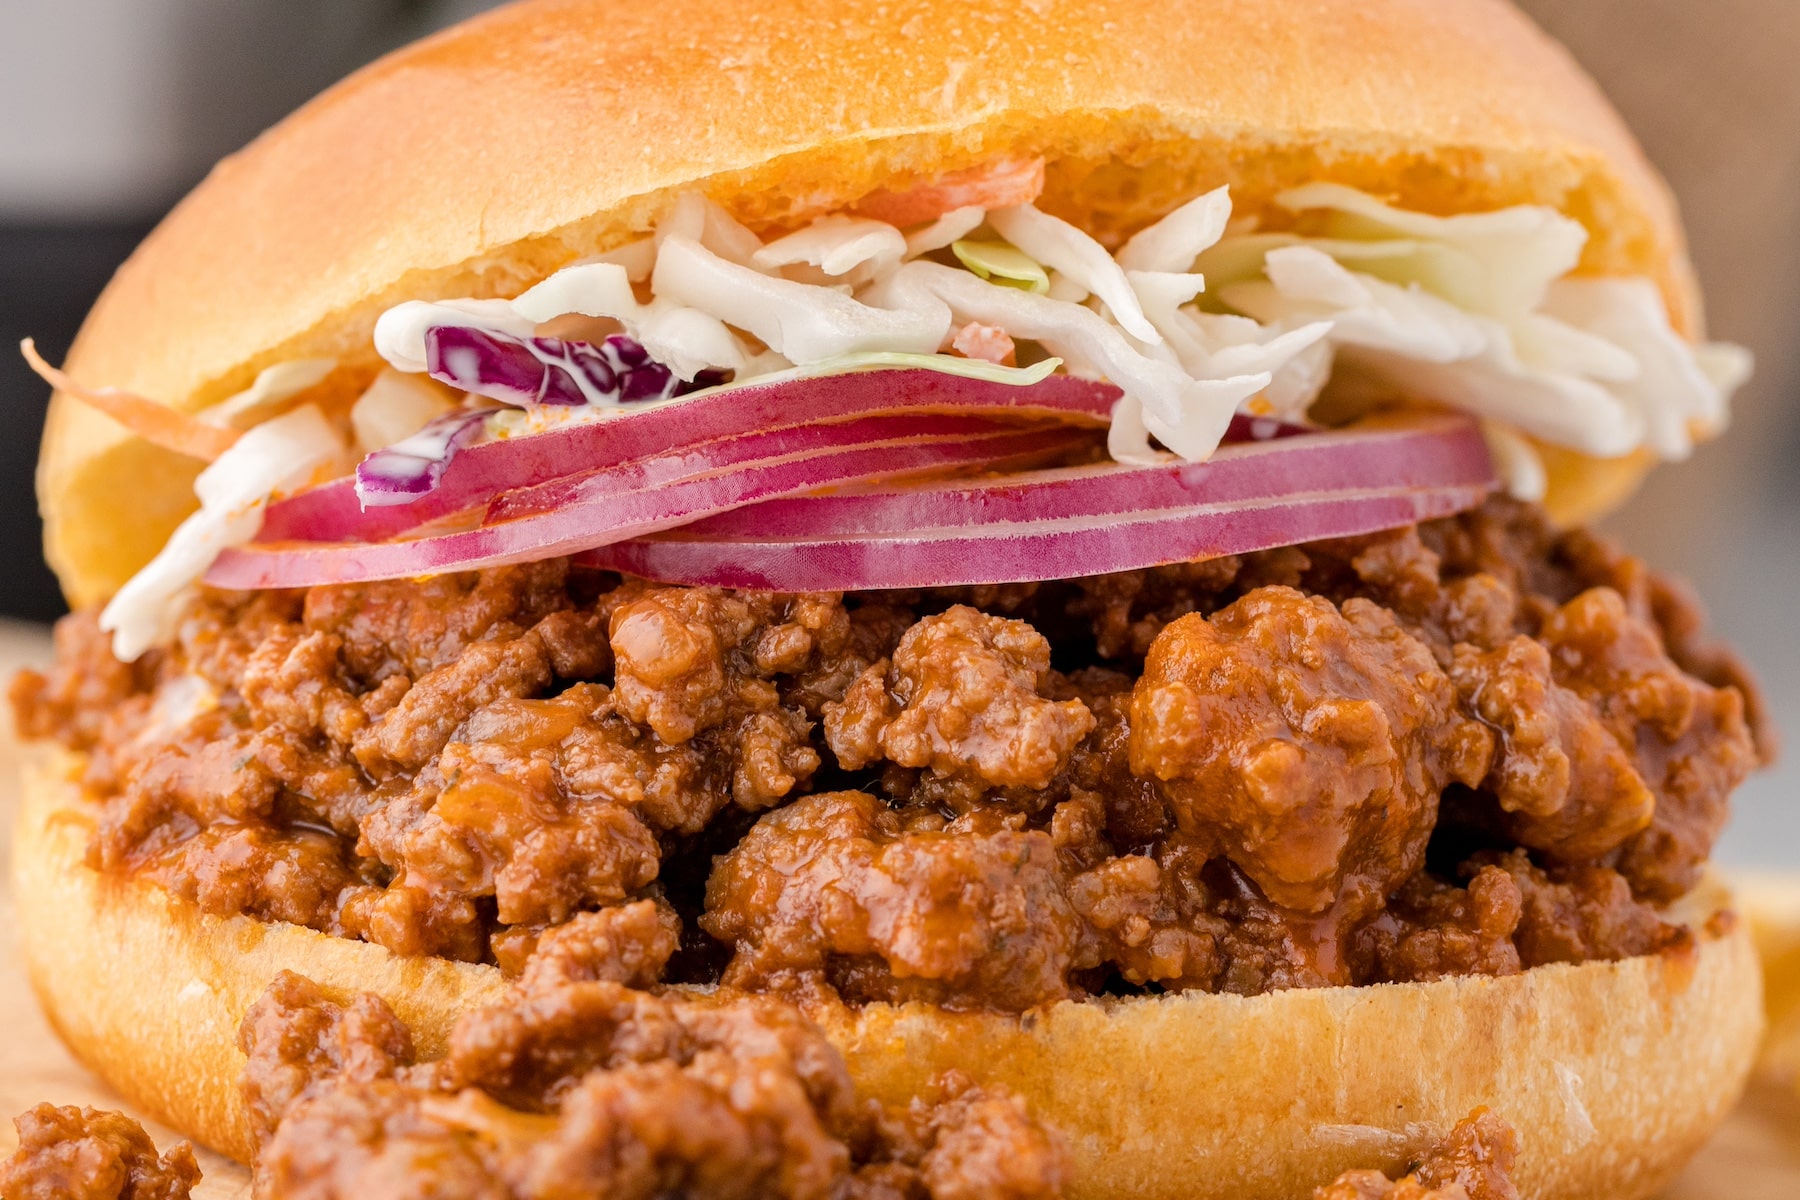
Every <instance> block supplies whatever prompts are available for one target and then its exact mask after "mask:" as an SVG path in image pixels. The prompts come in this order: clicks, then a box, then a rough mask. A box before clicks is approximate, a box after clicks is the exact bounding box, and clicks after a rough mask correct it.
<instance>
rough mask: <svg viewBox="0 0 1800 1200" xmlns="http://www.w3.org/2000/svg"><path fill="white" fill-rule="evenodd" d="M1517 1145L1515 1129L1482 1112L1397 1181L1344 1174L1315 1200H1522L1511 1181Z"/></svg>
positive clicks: (1363, 1172) (1376, 1173)
mask: <svg viewBox="0 0 1800 1200" xmlns="http://www.w3.org/2000/svg"><path fill="white" fill-rule="evenodd" d="M1518 1143H1519V1139H1518V1135H1517V1134H1516V1133H1514V1132H1513V1129H1512V1126H1510V1125H1508V1124H1507V1123H1506V1122H1505V1121H1504V1120H1502V1119H1501V1118H1500V1117H1497V1116H1495V1115H1494V1114H1493V1113H1492V1112H1490V1111H1489V1110H1488V1109H1485V1108H1478V1109H1476V1110H1475V1111H1474V1112H1472V1113H1470V1114H1469V1115H1468V1116H1467V1117H1465V1118H1464V1119H1463V1120H1461V1121H1458V1122H1457V1123H1456V1127H1455V1128H1454V1129H1452V1130H1451V1131H1450V1132H1449V1134H1448V1135H1446V1136H1445V1137H1444V1139H1443V1140H1442V1141H1441V1142H1439V1143H1438V1144H1436V1145H1434V1146H1432V1147H1431V1148H1430V1149H1429V1150H1428V1151H1427V1152H1426V1153H1425V1154H1424V1155H1423V1156H1422V1157H1421V1158H1420V1159H1418V1160H1417V1161H1416V1162H1414V1163H1413V1164H1412V1165H1411V1167H1410V1168H1409V1169H1408V1170H1407V1172H1406V1173H1405V1174H1404V1175H1402V1176H1401V1177H1400V1178H1399V1179H1390V1178H1389V1177H1388V1176H1386V1175H1383V1174H1382V1173H1381V1172H1380V1171H1373V1170H1360V1171H1345V1172H1344V1173H1343V1174H1342V1175H1340V1176H1338V1177H1337V1178H1336V1179H1335V1180H1333V1181H1332V1182H1331V1183H1328V1184H1326V1185H1325V1186H1324V1187H1321V1188H1317V1189H1315V1190H1314V1191H1313V1200H1518V1197H1519V1190H1518V1188H1517V1187H1515V1186H1514V1185H1513V1181H1512V1169H1513V1163H1514V1161H1515V1160H1516V1159H1517V1158H1518V1153H1519V1145H1518Z"/></svg>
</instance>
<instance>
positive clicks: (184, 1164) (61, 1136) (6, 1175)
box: [0, 1104, 200, 1200]
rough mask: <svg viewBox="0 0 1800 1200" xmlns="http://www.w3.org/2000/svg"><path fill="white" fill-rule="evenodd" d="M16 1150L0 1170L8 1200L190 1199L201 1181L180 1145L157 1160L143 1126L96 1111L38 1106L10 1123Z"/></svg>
mask: <svg viewBox="0 0 1800 1200" xmlns="http://www.w3.org/2000/svg"><path fill="white" fill-rule="evenodd" d="M13 1128H15V1129H16V1130H18V1132H19V1148H18V1149H17V1150H16V1151H14V1152H13V1154H12V1157H10V1158H9V1159H7V1160H6V1161H5V1162H3V1163H0V1196H4V1197H5V1198H6V1200H188V1197H189V1196H190V1195H191V1194H192V1191H193V1188H194V1186H195V1185H196V1184H198V1183H199V1182H200V1164H199V1163H197V1162H196V1161H194V1151H193V1148H192V1147H191V1146H189V1145H188V1144H187V1143H186V1142H181V1143H180V1144H178V1145H176V1146H175V1147H174V1148H173V1149H171V1150H170V1151H169V1152H168V1153H167V1154H164V1155H162V1156H160V1157H159V1156H158V1155H157V1153H156V1146H155V1144H154V1143H152V1142H151V1140H150V1135H149V1134H147V1133H145V1132H144V1127H143V1126H142V1125H139V1124H138V1123H137V1122H136V1121H134V1120H132V1119H131V1118H130V1117H127V1116H125V1115H123V1114H122V1113H116V1112H104V1111H101V1110H99V1109H93V1108H58V1107H57V1106H55V1105H53V1104H40V1105H38V1106H37V1107H36V1108H34V1109H32V1110H31V1111H29V1112H27V1113H23V1114H21V1115H20V1116H18V1117H15V1118H13Z"/></svg>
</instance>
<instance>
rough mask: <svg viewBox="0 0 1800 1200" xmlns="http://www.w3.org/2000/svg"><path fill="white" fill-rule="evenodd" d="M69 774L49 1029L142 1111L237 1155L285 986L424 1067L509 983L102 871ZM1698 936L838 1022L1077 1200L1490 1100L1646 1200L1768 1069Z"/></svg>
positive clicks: (1585, 1172) (1728, 932) (1558, 1181)
mask: <svg viewBox="0 0 1800 1200" xmlns="http://www.w3.org/2000/svg"><path fill="white" fill-rule="evenodd" d="M74 765H75V764H74V763H73V761H72V760H70V759H67V758H64V759H60V760H58V762H57V763H56V764H54V765H52V766H49V767H41V768H38V769H35V770H33V771H30V772H28V775H27V778H26V786H25V793H24V803H23V805H22V808H21V811H20V825H19V829H18V831H17V836H16V839H15V842H14V848H15V862H14V885H15V889H16V895H17V903H18V912H19V923H20V932H21V941H22V944H23V946H24V949H25V954H26V958H27V962H28V964H29V967H30V970H31V976H32V981H33V984H34V986H35V987H36V988H37V992H38V995H39V997H40V998H41V1000H42V1001H43V1004H44V1008H45V1010H46V1011H47V1012H48V1014H49V1016H50V1019H51V1021H52V1022H53V1023H54V1024H55V1026H56V1029H57V1031H58V1032H59V1033H60V1034H61V1035H62V1037H63V1039H64V1040H65V1041H66V1042H67V1043H68V1044H69V1047H70V1048H71V1049H72V1050H73V1051H74V1052H75V1054H76V1055H77V1056H78V1057H79V1058H80V1059H81V1060H82V1061H83V1062H85V1063H87V1064H88V1065H89V1066H90V1067H91V1068H93V1069H94V1071H96V1072H97V1073H98V1074H99V1075H100V1076H101V1077H102V1078H104V1079H105V1080H106V1081H107V1082H108V1083H109V1084H111V1085H112V1086H113V1087H114V1088H116V1089H117V1090H118V1091H119V1092H120V1093H121V1094H122V1095H123V1096H124V1097H125V1098H126V1099H127V1100H129V1101H130V1102H131V1103H132V1104H134V1105H136V1106H137V1107H138V1108H140V1109H142V1110H143V1111H144V1112H145V1113H146V1114H148V1115H150V1116H153V1117H155V1118H157V1119H158V1120H161V1121H163V1122H165V1123H167V1124H169V1125H171V1126H174V1127H175V1128H177V1129H180V1130H181V1131H183V1132H184V1133H186V1134H187V1135H189V1136H191V1137H193V1138H196V1139H197V1140H199V1141H201V1142H203V1143H205V1144H207V1145H209V1146H212V1147H214V1148H215V1149H218V1150H220V1151H222V1152H224V1153H226V1154H230V1155H232V1156H233V1157H236V1158H239V1159H244V1158H246V1157H248V1153H249V1150H250V1144H249V1138H248V1131H247V1125H246V1123H245V1120H244V1114H243V1111H242V1108H241V1105H240V1102H239V1099H238V1091H237V1078H238V1074H239V1071H240V1070H241V1069H242V1066H243V1057H242V1055H241V1054H240V1053H239V1052H238V1050H237V1045H236V1032H237V1024H238V1021H239V1019H240V1017H241V1016H242V1014H243V1012H244V1010H245V1009H246V1008H247V1007H248V1006H249V1005H250V1004H251V1003H252V1002H253V1001H254V1000H255V999H256V998H257V997H258V996H259V995H260V994H261V993H262V991H263V989H264V988H265V987H266V986H267V985H268V984H269V982H270V981H271V980H272V979H273V978H274V977H275V976H276V975H277V974H278V973H279V972H281V971H283V970H292V971H298V972H300V973H301V974H303V975H307V976H309V977H311V978H313V979H314V980H316V981H318V982H319V983H321V984H323V985H325V986H326V987H328V988H335V989H343V990H346V991H349V990H361V991H372V992H376V993H379V994H380V995H382V996H384V997H386V999H387V1000H388V1002H389V1003H390V1004H392V1005H393V1007H394V1009H395V1010H396V1011H397V1012H398V1013H399V1014H400V1016H401V1018H402V1019H404V1020H405V1021H406V1022H407V1023H408V1024H409V1025H410V1026H412V1028H413V1030H414V1032H415V1036H416V1039H417V1042H418V1044H419V1047H420V1049H421V1051H422V1052H423V1053H425V1054H426V1055H431V1054H433V1053H436V1052H441V1049H442V1047H443V1045H444V1042H445V1038H446V1035H447V1033H448V1031H449V1027H450V1025H451V1023H452V1022H453V1021H454V1020H455V1019H456V1017H457V1015H458V1014H460V1013H461V1012H463V1011H466V1010H467V1009H468V1008H470V1007H472V1006H474V1005H477V1004H480V1003H483V1002H484V1001H486V1000H488V999H491V998H492V997H494V996H496V995H497V994H498V993H499V991H500V989H501V988H502V987H503V984H502V981H501V979H500V977H499V974H498V973H497V972H496V971H494V970H493V969H492V968H488V967H480V966H470V965H467V964H459V963H451V962H447V961H443V960H437V959H402V958H396V957H395V956H393V955H391V954H389V953H387V952H386V951H384V950H382V949H380V948H378V947H375V946H371V945H366V944H363V943H359V942H351V941H345V940H342V939H338V938H332V937H327V936H325V935H323V934H319V933H315V932H312V931H310V930H305V929H299V928H296V927H293V926H286V925H269V924H264V923H261V922H257V921H253V920H249V919H246V918H241V917H239V918H230V919H225V918H218V917H209V916H205V915H202V914H201V913H199V912H198V911H197V910H196V909H194V908H193V907H192V906H191V905H188V904H186V903H185V902H183V901H180V900H178V899H175V898H173V897H171V896H169V895H168V894H167V893H165V892H163V891H162V890H161V889H159V888H157V887H155V886H154V885H151V884H148V883H134V882H130V881H120V880H113V879H106V878H103V877H101V876H100V875H98V874H96V873H95V872H94V871H93V870H91V869H89V868H88V867H87V866H86V865H85V850H86V846H87V841H88V837H89V833H90V831H91V829H92V825H93V817H92V815H91V813H90V812H89V811H88V806H87V805H86V803H85V802H84V801H83V800H82V799H81V796H80V793H79V790H78V789H77V788H76V787H75V786H74V784H73V783H71V782H70V780H71V778H72V770H73V768H74ZM1706 925H1707V929H1708V931H1707V932H1705V933H1703V934H1702V935H1701V936H1700V938H1699V940H1698V945H1697V947H1696V948H1695V949H1694V950H1693V951H1692V952H1691V953H1682V954H1674V953H1670V954H1662V955H1656V956H1652V957H1647V958H1639V959H1631V960H1628V961H1625V962H1617V963H1591V964H1587V965H1584V966H1578V967H1571V966H1553V967H1540V968H1536V969H1534V970H1531V971H1527V972H1525V973H1524V974H1522V975H1515V976H1510V977H1507V978H1497V979H1496V978H1468V979H1447V980H1442V981H1439V982H1435V983H1424V984H1390V985H1381V986H1375V987H1361V988H1330V989H1323V990H1317V991H1287V992H1276V993H1272V994H1270V995H1264V996H1257V997H1252V998H1244V997H1238V996H1214V995H1204V994H1199V993H1188V994H1184V995H1179V996H1161V997H1143V998H1132V999H1120V1000H1112V1001H1088V1002H1065V1003H1062V1004H1058V1005H1055V1006H1053V1007H1051V1008H1049V1009H1047V1010H1043V1011H1040V1012H1036V1013H1031V1014H1027V1015H1026V1016H1024V1017H1022V1018H1020V1017H1009V1016H1002V1015H998V1014H983V1013H950V1012H945V1011H943V1010H941V1009H937V1008H933V1007H930V1006H924V1005H904V1006H892V1005H871V1006H868V1007H865V1008H862V1009H860V1010H848V1009H841V1010H837V1011H835V1012H829V1013H826V1014H823V1021H824V1024H825V1027H826V1032H827V1033H828V1034H830V1035H831V1037H832V1040H833V1041H835V1042H836V1043H837V1044H838V1045H839V1046H840V1047H841V1048H842V1049H843V1051H844V1053H845V1055H846V1057H847V1059H848V1061H849V1064H850V1069H851V1073H852V1075H853V1076H854V1077H855V1079H856V1082H857V1084H858V1086H859V1087H860V1088H861V1089H863V1090H864V1091H865V1092H866V1093H868V1094H870V1095H873V1096H876V1097H879V1098H880V1099H882V1100H884V1101H888V1102H903V1101H904V1100H906V1099H907V1098H909V1097H910V1096H912V1095H914V1094H916V1093H917V1091H918V1090H920V1089H921V1088H922V1087H923V1086H924V1085H925V1084H926V1083H927V1081H928V1080H930V1079H931V1078H932V1077H933V1076H935V1075H937V1074H938V1073H940V1072H942V1071H944V1070H946V1069H950V1068H957V1069H960V1070H963V1071H965V1072H967V1073H968V1074H970V1075H971V1076H974V1077H975V1078H976V1079H977V1080H978V1081H982V1082H995V1083H1000V1084H1004V1085H1005V1086H1008V1087H1010V1088H1012V1089H1014V1090H1015V1091H1017V1092H1019V1093H1020V1094H1021V1095H1023V1096H1024V1097H1025V1099H1026V1101H1027V1103H1028V1104H1029V1105H1030V1107H1031V1110H1032V1112H1033V1113H1034V1115H1036V1116H1037V1117H1039V1118H1040V1119H1042V1120H1043V1121H1044V1122H1046V1123H1047V1124H1049V1125H1052V1126H1054V1127H1055V1128H1057V1129H1058V1130H1059V1131H1060V1132H1061V1133H1062V1134H1063V1136H1064V1138H1065V1139H1066V1140H1067V1143H1068V1146H1069V1149H1070V1152H1071V1158H1072V1165H1073V1172H1072V1175H1071V1184H1072V1186H1071V1189H1070V1191H1071V1195H1072V1196H1074V1197H1076V1198H1077V1200H1082V1198H1087V1197H1093V1198H1102V1197H1131V1198H1133V1200H1160V1198H1163V1197H1167V1198H1169V1200H1174V1198H1175V1197H1185V1198H1192V1200H1210V1198H1214V1197H1216V1198H1218V1200H1226V1198H1227V1197H1229V1198H1230V1200H1293V1198H1294V1197H1297V1196H1304V1195H1307V1194H1308V1193H1309V1191H1310V1189H1311V1188H1312V1187H1314V1186H1315V1185H1317V1184H1319V1183H1322V1182H1325V1181H1327V1180H1329V1179H1331V1178H1332V1177H1334V1176H1335V1175H1336V1174H1338V1173H1339V1172H1340V1171H1343V1170H1345V1169H1348V1168H1350V1167H1370V1166H1377V1167H1382V1168H1385V1169H1388V1170H1396V1171H1397V1170H1398V1169H1399V1168H1401V1167H1402V1166H1403V1165H1404V1163H1405V1161H1406V1159H1407V1157H1408V1155H1409V1154H1410V1153H1411V1152H1412V1151H1413V1150H1415V1149H1417V1148H1418V1147H1420V1146H1421V1145H1422V1144H1423V1143H1425V1142H1426V1141H1428V1140H1430V1139H1431V1138H1432V1137H1434V1136H1437V1135H1441V1134H1442V1133H1444V1132H1446V1131H1447V1130H1448V1129H1449V1127H1450V1126H1451V1125H1452V1124H1454V1123H1455V1122H1456V1121H1457V1120H1458V1119H1459V1118H1461V1117H1463V1116H1466V1115H1467V1114H1468V1113H1469V1111H1470V1110H1471V1109H1474V1108H1475V1107H1477V1106H1479V1105H1484V1104H1485V1105H1488V1106H1490V1107H1491V1108H1493V1109H1494V1110H1495V1111H1496V1112H1497V1113H1499V1114H1500V1115H1501V1116H1503V1117H1504V1118H1506V1120H1507V1121H1509V1122H1510V1123H1511V1124H1512V1125H1513V1127H1514V1128H1515V1129H1516V1130H1517V1131H1518V1134H1519V1149H1520V1154H1519V1165H1518V1169H1517V1171H1516V1172H1515V1178H1516V1180H1517V1182H1518V1184H1519V1190H1520V1194H1521V1195H1522V1196H1524V1197H1527V1198H1537V1200H1577V1198H1587V1197H1591V1198H1594V1200H1600V1198H1601V1197H1604V1198H1605V1200H1638V1198H1641V1197H1647V1196H1650V1195H1653V1194H1654V1193H1656V1192H1657V1191H1658V1190H1659V1189H1661V1188H1662V1187H1663V1186H1664V1185H1665V1184H1666V1183H1667V1182H1668V1181H1669V1180H1670V1179H1671V1178H1673V1176H1674V1175H1675V1173H1676V1172H1677V1171H1678V1170H1679V1169H1680V1168H1681V1165H1682V1164H1683V1163H1685V1162H1686V1161H1687V1159H1688V1158H1689V1156H1691V1155H1692V1154H1693V1153H1694V1152H1695V1151H1696V1150H1697V1149H1698V1148H1699V1147H1700V1146H1701V1144H1702V1143H1703V1142H1704V1141H1705V1140H1706V1138H1707V1137H1708V1135H1709V1134H1711V1132H1712V1131H1713V1130H1714V1129H1715V1128H1716V1127H1717V1126H1718V1124H1719V1123H1720V1122H1721V1121H1722V1120H1723V1119H1724V1117H1725V1115H1726V1113H1727V1112H1728V1111H1729V1110H1730V1108H1731V1107H1732V1105H1733V1104H1734V1103H1735V1102H1736V1100H1737V1098H1738V1096H1739V1094H1740V1093H1741V1091H1742V1089H1743V1086H1744V1081H1745V1079H1746V1077H1747V1075H1748V1073H1749V1071H1750V1068H1751V1064H1752V1062H1753V1061H1754V1059H1755V1057H1756V1050H1757V1042H1758V1038H1759V1036H1760V1033H1761V1028H1762V1010H1761V1004H1760V999H1761V986H1760V977H1759V974H1758V969H1757V963H1756V957H1755V953H1754V950H1753V948H1752V945H1751V942H1750V939H1749V936H1748V934H1747V933H1746V932H1745V931H1744V930H1743V929H1742V928H1740V927H1739V924H1738V923H1737V922H1735V921H1732V920H1715V921H1710V922H1707V923H1706Z"/></svg>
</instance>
